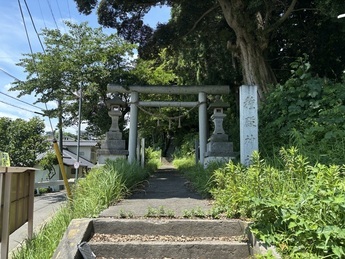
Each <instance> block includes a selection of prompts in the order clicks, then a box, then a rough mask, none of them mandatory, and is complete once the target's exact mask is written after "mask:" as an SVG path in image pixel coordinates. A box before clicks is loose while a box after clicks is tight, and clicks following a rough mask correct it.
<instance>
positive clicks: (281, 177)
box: [211, 148, 345, 258]
mask: <svg viewBox="0 0 345 259" xmlns="http://www.w3.org/2000/svg"><path fill="white" fill-rule="evenodd" d="M274 164H275V165H278V166H275V167H273V166H271V165H270V164H268V163H267V162H266V161H264V160H262V159H260V157H259V154H257V153H256V154H254V155H253V158H252V164H251V165H250V166H249V167H248V168H246V167H244V166H242V165H240V164H235V163H233V162H230V163H228V164H227V165H226V166H225V167H223V168H220V169H218V170H216V171H215V173H214V178H213V181H214V184H215V186H214V188H213V189H212V191H211V193H212V195H213V197H214V198H215V203H216V206H217V207H218V210H220V211H223V212H224V213H226V215H227V216H228V217H249V218H251V220H252V221H253V222H254V223H253V224H252V226H251V228H252V231H253V232H254V233H255V234H256V235H257V237H258V238H259V239H261V240H262V241H264V242H266V243H268V244H273V245H276V246H277V247H278V249H280V251H281V252H282V253H283V254H288V255H289V258H313V257H328V258H342V257H345V249H344V247H345V221H344V218H345V181H344V168H342V167H340V166H336V165H330V166H326V165H323V164H320V163H318V164H316V165H314V166H311V165H310V164H309V163H308V161H307V160H306V158H304V157H303V156H301V155H300V154H299V152H298V150H297V149H296V148H289V149H284V148H283V149H281V151H280V161H276V162H275V163H274Z"/></svg>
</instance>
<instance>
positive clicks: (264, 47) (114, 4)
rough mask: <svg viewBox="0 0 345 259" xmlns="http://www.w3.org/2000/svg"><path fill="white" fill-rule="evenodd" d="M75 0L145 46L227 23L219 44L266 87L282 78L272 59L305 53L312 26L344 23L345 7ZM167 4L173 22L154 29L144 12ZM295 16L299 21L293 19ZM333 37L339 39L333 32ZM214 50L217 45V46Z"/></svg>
mask: <svg viewBox="0 0 345 259" xmlns="http://www.w3.org/2000/svg"><path fill="white" fill-rule="evenodd" d="M75 2H76V3H77V5H78V9H79V11H80V12H82V13H84V14H89V13H90V12H91V11H92V10H93V9H94V8H96V7H97V14H98V17H99V23H100V24H102V25H104V26H107V27H112V28H115V29H116V30H117V33H118V34H119V35H121V36H123V37H124V38H125V39H127V40H130V41H131V42H137V43H139V44H140V45H141V47H145V46H147V45H148V44H150V41H151V43H152V41H154V45H159V44H162V43H163V42H164V41H167V42H168V43H169V45H170V46H171V45H173V44H174V43H176V42H178V41H181V40H182V39H183V38H185V37H188V36H191V37H193V38H194V40H196V39H197V38H198V36H200V35H211V36H213V35H214V34H213V33H212V29H208V28H214V29H215V30H216V29H217V28H218V27H217V26H223V30H216V31H217V32H218V37H216V38H219V39H220V42H219V44H220V45H221V46H222V48H223V49H227V50H229V53H228V57H229V59H231V55H233V56H234V57H236V58H237V60H238V61H239V63H240V68H241V69H240V71H241V74H242V82H240V83H245V84H257V85H259V90H260V93H265V92H268V85H269V84H274V83H276V82H277V79H276V73H275V71H276V70H278V69H280V68H275V69H274V70H273V69H272V65H274V64H277V65H282V64H281V62H273V61H275V60H276V59H277V58H281V57H282V55H284V54H290V53H291V51H292V50H294V51H295V53H292V55H293V58H296V55H298V54H299V55H301V53H300V52H299V51H301V50H302V51H303V49H307V48H308V44H309V40H308V38H307V37H306V34H305V33H306V32H307V30H308V29H315V27H316V26H319V28H320V25H321V24H325V23H330V24H335V23H339V21H336V16H337V14H338V13H339V12H340V11H341V10H344V9H345V2H344V1H341V0H336V1H321V0H315V1H305V0H283V1H277V0H267V1H259V0H250V1H244V0H235V1H234V0H218V1H216V0H214V1H206V0H202V1H187V0H170V1H168V0H167V1H160V0H154V1H152V0H150V1H135V0H129V1H123V0H114V1H109V0H101V1H97V0H94V1H82V0H75ZM162 5H167V6H170V7H172V18H171V19H170V21H169V22H168V23H167V24H164V25H163V24H159V25H158V27H157V30H156V31H155V32H154V31H153V30H152V29H150V28H148V26H147V25H145V24H143V18H144V16H145V14H146V13H147V12H148V11H149V10H150V8H151V7H154V6H162ZM210 17H211V18H210ZM326 17H328V19H326ZM207 19H208V22H211V21H212V22H211V23H209V24H211V26H209V27H207V24H206V23H205V22H204V21H205V20H207ZM289 20H291V21H293V23H291V22H290V23H287V21H289ZM309 23H311V25H310V24H309ZM326 27H328V26H326ZM341 27H342V28H344V26H341ZM333 28H334V29H336V27H333ZM226 30H228V32H229V33H228V35H227V36H225V37H226V39H225V41H223V40H224V39H222V36H224V32H225V31H226ZM296 31H297V32H298V33H297V34H296ZM314 32H315V30H314ZM221 33H222V34H221ZM290 33H291V35H290ZM303 33H304V34H303ZM311 33H312V32H311ZM316 33H317V32H316ZM297 35H298V36H303V40H305V41H304V42H303V45H304V46H303V47H302V48H300V50H299V51H297V50H298V49H297V48H298V47H296V46H295V44H296V43H297V42H296V41H297V40H298V39H299V38H295V39H292V40H291V38H293V37H294V36H297ZM155 36H157V37H155ZM290 36H292V37H290ZM298 36H297V37H298ZM205 38H206V37H205ZM316 39H317V37H312V38H311V39H310V42H312V44H313V47H314V46H315V47H316V45H317V43H318V42H315V40H316ZM319 39H320V38H319ZM328 39H329V38H328ZM329 40H331V41H332V39H329ZM333 41H336V40H335V39H334V38H333ZM300 45H302V44H300ZM343 45H344V44H343ZM181 48H183V46H181ZM139 50H140V49H139ZM208 51H212V48H211V49H208ZM342 51H343V50H342ZM230 52H231V53H230ZM281 52H283V53H281ZM139 53H140V52H139ZM271 53H274V55H275V57H273V58H272V54H271ZM308 54H309V53H308ZM323 54H324V55H325V53H323ZM285 58H286V57H285ZM341 58H342V56H341ZM272 60H273V61H272ZM289 61H290V62H291V60H289ZM286 68H287V66H285V69H286ZM230 73H231V72H230Z"/></svg>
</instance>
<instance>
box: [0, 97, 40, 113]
mask: <svg viewBox="0 0 345 259" xmlns="http://www.w3.org/2000/svg"><path fill="white" fill-rule="evenodd" d="M0 103H4V104H7V105H10V106H12V107H15V108H18V109H21V110H24V111H27V112H32V113H36V114H40V115H43V116H44V114H43V113H41V112H35V111H31V110H29V109H26V108H23V107H19V106H17V105H14V104H12V103H8V102H5V101H1V100H0Z"/></svg>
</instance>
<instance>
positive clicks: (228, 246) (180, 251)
mask: <svg viewBox="0 0 345 259" xmlns="http://www.w3.org/2000/svg"><path fill="white" fill-rule="evenodd" d="M89 245H90V247H91V250H92V251H93V252H94V253H95V255H96V256H97V258H104V259H105V258H107V259H111V258H217V259H223V258H224V259H231V258H233V259H240V258H249V256H250V253H249V247H248V244H247V243H240V242H197V241H196V242H183V243H181V242H176V243H164V242H147V243H146V242H145V243H143V242H128V243H92V242H91V243H89Z"/></svg>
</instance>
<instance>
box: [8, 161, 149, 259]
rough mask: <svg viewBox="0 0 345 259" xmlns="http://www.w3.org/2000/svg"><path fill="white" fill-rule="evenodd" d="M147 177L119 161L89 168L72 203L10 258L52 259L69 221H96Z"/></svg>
mask: <svg viewBox="0 0 345 259" xmlns="http://www.w3.org/2000/svg"><path fill="white" fill-rule="evenodd" d="M147 177H148V171H147V170H146V169H143V168H141V167H140V165H139V164H137V163H131V164H130V163H128V162H127V161H126V160H122V159H117V160H115V161H110V160H108V161H107V162H106V165H104V166H101V167H96V168H93V169H92V170H91V171H90V172H89V173H88V174H87V176H86V177H85V178H82V179H79V181H78V182H77V184H76V186H75V187H74V188H73V192H72V194H73V199H72V200H70V201H69V202H68V203H67V204H66V205H65V206H63V207H61V209H60V210H59V211H58V212H57V213H56V215H55V216H54V217H53V219H52V220H50V221H49V222H48V223H47V224H45V225H44V226H43V227H42V229H41V230H40V231H39V232H38V233H37V234H35V236H34V238H33V239H31V240H27V241H26V242H25V244H24V245H23V247H22V248H21V249H19V250H18V251H17V252H15V253H14V254H13V256H12V258H14V259H46V258H52V255H53V253H54V251H55V249H56V247H57V246H58V244H59V242H60V240H61V238H62V236H63V234H64V232H65V231H66V229H67V227H68V225H69V223H70V221H71V220H72V219H74V218H90V217H97V216H98V214H99V213H100V212H101V211H102V210H103V209H105V208H107V207H108V206H109V205H111V204H112V203H115V202H117V201H119V199H121V198H123V197H125V196H126V195H127V194H128V193H129V192H130V191H131V190H132V189H133V188H135V186H136V184H138V183H140V182H141V181H143V180H144V179H146V178H147Z"/></svg>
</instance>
